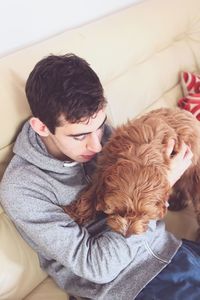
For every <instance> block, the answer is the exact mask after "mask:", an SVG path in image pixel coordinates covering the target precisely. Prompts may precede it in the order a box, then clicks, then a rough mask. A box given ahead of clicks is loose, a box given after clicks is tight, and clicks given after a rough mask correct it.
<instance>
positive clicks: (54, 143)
mask: <svg viewBox="0 0 200 300" xmlns="http://www.w3.org/2000/svg"><path fill="white" fill-rule="evenodd" d="M105 121H106V113H105V110H104V109H102V110H100V111H99V112H98V113H96V114H95V115H94V116H92V117H91V118H89V119H88V120H87V121H83V122H79V123H69V122H67V121H66V122H65V123H64V125H63V126H61V127H56V130H55V134H52V133H50V134H49V136H48V137H47V139H46V142H45V144H46V146H47V149H48V151H49V152H50V153H51V154H52V155H53V156H55V157H57V158H58V159H67V158H69V159H71V160H73V161H77V162H81V163H83V162H87V161H89V160H91V159H92V158H93V157H94V156H95V155H96V154H97V153H98V152H100V151H101V149H102V146H101V139H102V135H103V129H104V124H105Z"/></svg>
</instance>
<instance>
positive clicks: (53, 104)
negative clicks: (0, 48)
mask: <svg viewBox="0 0 200 300" xmlns="http://www.w3.org/2000/svg"><path fill="white" fill-rule="evenodd" d="M25 90H26V96H27V99H28V102H29V105H30V108H31V111H32V114H33V116H34V117H37V118H39V119H40V120H41V121H42V122H43V123H44V124H45V125H46V126H47V127H48V129H49V130H50V131H51V132H52V133H53V134H54V133H55V128H56V127H57V126H61V122H60V119H59V118H60V117H61V116H63V117H64V118H65V120H66V121H68V122H70V123H76V122H79V121H81V120H84V119H85V120H87V119H89V117H91V116H93V115H94V114H95V113H97V112H98V111H99V110H100V109H102V108H103V107H104V106H105V104H106V100H105V98H104V92H103V87H102V85H101V82H100V80H99V78H98V76H97V74H96V73H95V72H94V71H93V70H92V69H91V67H90V66H89V64H88V63H87V62H86V61H85V60H84V59H82V58H80V57H78V56H76V55H74V54H71V53H70V54H66V55H59V56H57V55H50V56H48V57H46V58H44V59H42V60H41V61H39V62H38V63H37V64H36V66H35V67H34V69H33V70H32V72H31V73H30V75H29V77H28V80H27V82H26V87H25Z"/></svg>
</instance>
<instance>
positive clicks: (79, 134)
mask: <svg viewBox="0 0 200 300" xmlns="http://www.w3.org/2000/svg"><path fill="white" fill-rule="evenodd" d="M106 120H107V116H106V117H105V119H104V120H103V122H102V124H101V125H100V126H99V127H98V128H97V129H96V130H98V129H100V128H101V127H103V125H104V124H105V122H106ZM96 130H94V131H96ZM90 133H92V131H89V132H82V133H76V134H68V135H67V136H71V137H77V136H81V135H86V134H90Z"/></svg>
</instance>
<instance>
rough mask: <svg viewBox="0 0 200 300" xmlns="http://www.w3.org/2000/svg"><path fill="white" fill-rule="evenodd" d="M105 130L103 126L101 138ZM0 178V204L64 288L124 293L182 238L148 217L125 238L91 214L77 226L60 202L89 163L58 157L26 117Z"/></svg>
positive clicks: (82, 179) (88, 293)
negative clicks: (139, 230)
mask: <svg viewBox="0 0 200 300" xmlns="http://www.w3.org/2000/svg"><path fill="white" fill-rule="evenodd" d="M106 135H107V128H106V132H105V134H104V137H105V136H106ZM14 153H15V155H14V157H13V159H12V160H11V162H10V164H9V166H8V168H7V170H6V172H5V174H4V177H3V179H2V182H1V185H0V198H1V204H2V206H3V207H4V209H5V211H6V213H7V214H8V215H9V216H10V218H11V219H12V221H13V222H14V224H15V225H16V227H17V229H18V230H19V232H20V234H21V235H22V237H23V238H24V239H25V240H26V241H27V242H28V243H29V245H30V246H31V247H32V248H33V249H34V250H35V251H36V252H37V253H38V257H39V261H40V264H41V267H42V268H43V269H44V270H45V271H46V272H47V273H48V274H49V275H50V276H51V277H53V278H54V280H55V281H56V282H57V284H58V285H59V286H60V287H61V288H63V289H64V290H65V291H66V292H68V293H70V294H73V295H77V296H80V297H82V298H87V299H98V300H101V299H103V300H115V299H116V300H120V299H122V300H129V299H131V300H132V299H134V298H135V297H136V295H137V294H138V293H139V292H140V290H141V289H142V288H143V287H144V286H145V285H146V284H147V283H148V282H149V281H150V280H151V279H153V278H154V277H155V276H156V275H157V274H158V273H159V272H160V271H161V270H162V269H163V268H164V267H165V266H166V265H167V264H168V263H170V261H171V259H172V257H173V256H174V255H175V253H176V251H177V250H178V248H179V247H180V245H181V241H179V240H177V239H176V238H175V237H174V236H173V235H172V234H170V233H168V232H166V231H165V225H164V222H162V221H151V222H150V224H149V228H148V231H147V232H146V233H145V234H142V235H132V236H131V237H129V238H124V237H123V236H122V235H120V234H118V233H115V232H112V231H111V230H109V229H108V228H107V227H106V225H105V219H104V218H103V217H102V218H100V217H99V218H98V219H97V220H95V221H93V222H91V223H90V224H88V225H87V226H85V227H80V226H79V225H77V224H76V223H75V222H74V221H73V220H72V219H71V218H70V217H69V216H68V215H67V214H65V213H64V211H63V209H62V208H61V205H66V204H69V203H70V202H71V201H73V200H74V199H75V198H76V195H77V194H78V193H79V192H80V191H81V189H82V188H83V187H84V186H85V185H86V184H87V179H88V177H89V176H90V175H91V173H92V172H93V171H94V166H95V163H94V161H91V162H89V163H86V164H81V163H76V162H64V161H59V160H57V159H55V158H53V157H52V156H50V155H49V153H48V152H47V150H46V148H45V146H44V144H43V143H42V141H41V139H40V137H39V136H38V135H37V134H36V133H35V132H34V131H33V130H32V129H31V127H30V126H29V124H28V123H25V125H24V127H23V129H22V131H21V133H20V134H19V136H18V138H17V141H16V144H15V147H14Z"/></svg>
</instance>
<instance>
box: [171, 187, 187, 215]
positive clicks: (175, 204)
mask: <svg viewBox="0 0 200 300" xmlns="http://www.w3.org/2000/svg"><path fill="white" fill-rule="evenodd" d="M168 202H169V207H168V209H169V210H171V211H180V210H182V209H184V208H186V207H187V205H188V193H187V192H186V191H185V190H180V189H179V188H178V187H174V188H173V189H172V192H171V194H170V196H169V200H168Z"/></svg>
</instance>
